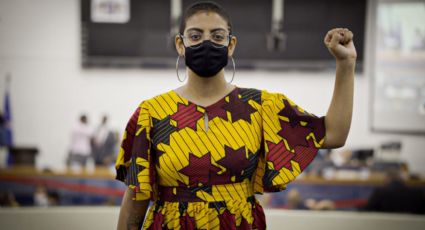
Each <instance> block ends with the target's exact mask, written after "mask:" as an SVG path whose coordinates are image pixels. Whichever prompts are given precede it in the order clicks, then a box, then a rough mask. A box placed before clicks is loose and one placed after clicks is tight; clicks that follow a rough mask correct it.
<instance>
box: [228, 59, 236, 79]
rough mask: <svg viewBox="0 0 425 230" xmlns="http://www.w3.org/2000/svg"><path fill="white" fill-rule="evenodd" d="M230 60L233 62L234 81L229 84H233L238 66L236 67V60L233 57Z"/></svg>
mask: <svg viewBox="0 0 425 230" xmlns="http://www.w3.org/2000/svg"><path fill="white" fill-rule="evenodd" d="M230 59H231V60H232V64H233V74H232V79H231V80H230V82H229V83H232V82H233V79H235V73H236V65H235V59H233V57H230Z"/></svg>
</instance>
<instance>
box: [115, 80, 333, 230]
mask: <svg viewBox="0 0 425 230" xmlns="http://www.w3.org/2000/svg"><path fill="white" fill-rule="evenodd" d="M324 135H325V125H324V118H323V117H321V118H318V117H316V116H314V115H312V114H310V113H307V112H306V111H304V110H303V109H301V108H300V107H298V106H296V105H295V104H294V103H293V102H292V101H290V100H289V99H288V98H287V97H285V95H283V94H280V93H270V92H267V91H265V90H257V89H249V88H239V87H236V88H235V89H234V90H233V91H232V92H230V93H229V94H227V95H226V96H225V97H223V98H222V99H221V100H219V101H217V102H216V103H214V104H212V105H210V106H207V107H203V106H200V105H197V104H195V103H192V102H191V101H189V100H187V99H185V98H183V97H181V96H180V95H178V94H177V93H176V92H175V91H173V90H171V91H169V92H166V93H163V94H161V95H158V96H155V97H153V98H151V99H148V100H145V101H143V102H142V103H141V104H140V106H139V107H138V108H137V110H136V111H135V113H134V114H133V116H132V117H131V119H130V121H129V122H128V124H127V127H126V129H125V134H124V137H123V141H122V144H121V149H120V152H119V156H118V158H117V162H116V169H117V179H118V180H121V181H124V182H125V183H126V184H127V185H128V186H129V187H130V188H132V189H134V191H135V197H134V199H135V200H147V199H150V200H152V201H153V204H152V206H151V207H150V209H149V211H148V214H147V216H146V220H145V222H144V225H143V229H226V230H227V229H265V228H266V223H265V216H264V211H263V209H262V207H261V205H260V204H259V203H258V201H257V200H256V199H255V197H254V194H257V193H260V194H261V193H263V192H276V191H281V190H283V189H285V186H286V184H288V183H289V182H291V181H293V180H294V179H295V177H296V176H297V175H299V174H300V173H301V172H302V171H303V170H304V169H305V168H306V167H307V165H308V164H309V163H310V162H311V161H312V160H313V159H314V157H315V155H316V153H317V150H318V148H320V146H321V145H322V143H323V138H324Z"/></svg>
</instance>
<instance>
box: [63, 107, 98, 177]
mask: <svg viewBox="0 0 425 230" xmlns="http://www.w3.org/2000/svg"><path fill="white" fill-rule="evenodd" d="M92 137H93V131H92V129H91V128H90V127H89V125H88V119H87V116H86V115H85V114H82V115H81V116H80V118H79V120H78V123H77V124H75V126H74V127H73V129H72V133H71V146H70V149H69V156H68V166H69V167H71V169H73V170H76V171H79V170H81V169H82V168H85V167H86V165H87V162H88V160H89V159H90V158H91V157H92V156H91V155H92V149H91V142H92Z"/></svg>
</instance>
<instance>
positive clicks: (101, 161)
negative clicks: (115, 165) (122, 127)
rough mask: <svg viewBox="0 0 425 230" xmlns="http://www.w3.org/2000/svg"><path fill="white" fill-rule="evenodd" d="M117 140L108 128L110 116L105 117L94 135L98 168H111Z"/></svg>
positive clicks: (94, 150)
mask: <svg viewBox="0 0 425 230" xmlns="http://www.w3.org/2000/svg"><path fill="white" fill-rule="evenodd" d="M116 145H117V139H116V135H115V133H114V132H112V131H111V130H110V128H109V126H108V116H106V115H104V116H103V117H102V121H101V123H100V124H99V126H98V127H97V128H96V129H95V131H94V135H93V145H92V150H93V151H92V152H93V157H94V162H95V164H96V166H106V167H107V166H109V165H110V163H111V162H113V159H114V154H115V152H116V147H115V146H116Z"/></svg>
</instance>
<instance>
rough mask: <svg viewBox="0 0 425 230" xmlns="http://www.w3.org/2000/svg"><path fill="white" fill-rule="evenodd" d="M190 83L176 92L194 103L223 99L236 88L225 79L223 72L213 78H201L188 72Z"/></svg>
mask: <svg viewBox="0 0 425 230" xmlns="http://www.w3.org/2000/svg"><path fill="white" fill-rule="evenodd" d="M188 75H189V77H188V81H187V83H186V84H185V85H183V86H182V87H180V88H178V89H177V90H176V91H177V92H178V93H179V94H181V95H182V96H184V97H185V98H189V99H190V100H193V101H198V102H201V103H202V102H208V101H209V100H215V99H217V98H221V97H223V96H224V95H226V94H228V93H229V92H231V91H232V90H233V89H234V88H235V86H234V85H231V84H229V83H228V82H227V81H226V79H225V78H224V71H223V70H221V71H220V72H219V73H217V75H216V76H213V77H208V78H205V77H199V76H197V75H196V74H195V73H193V72H192V71H191V70H190V69H189V70H188Z"/></svg>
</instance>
